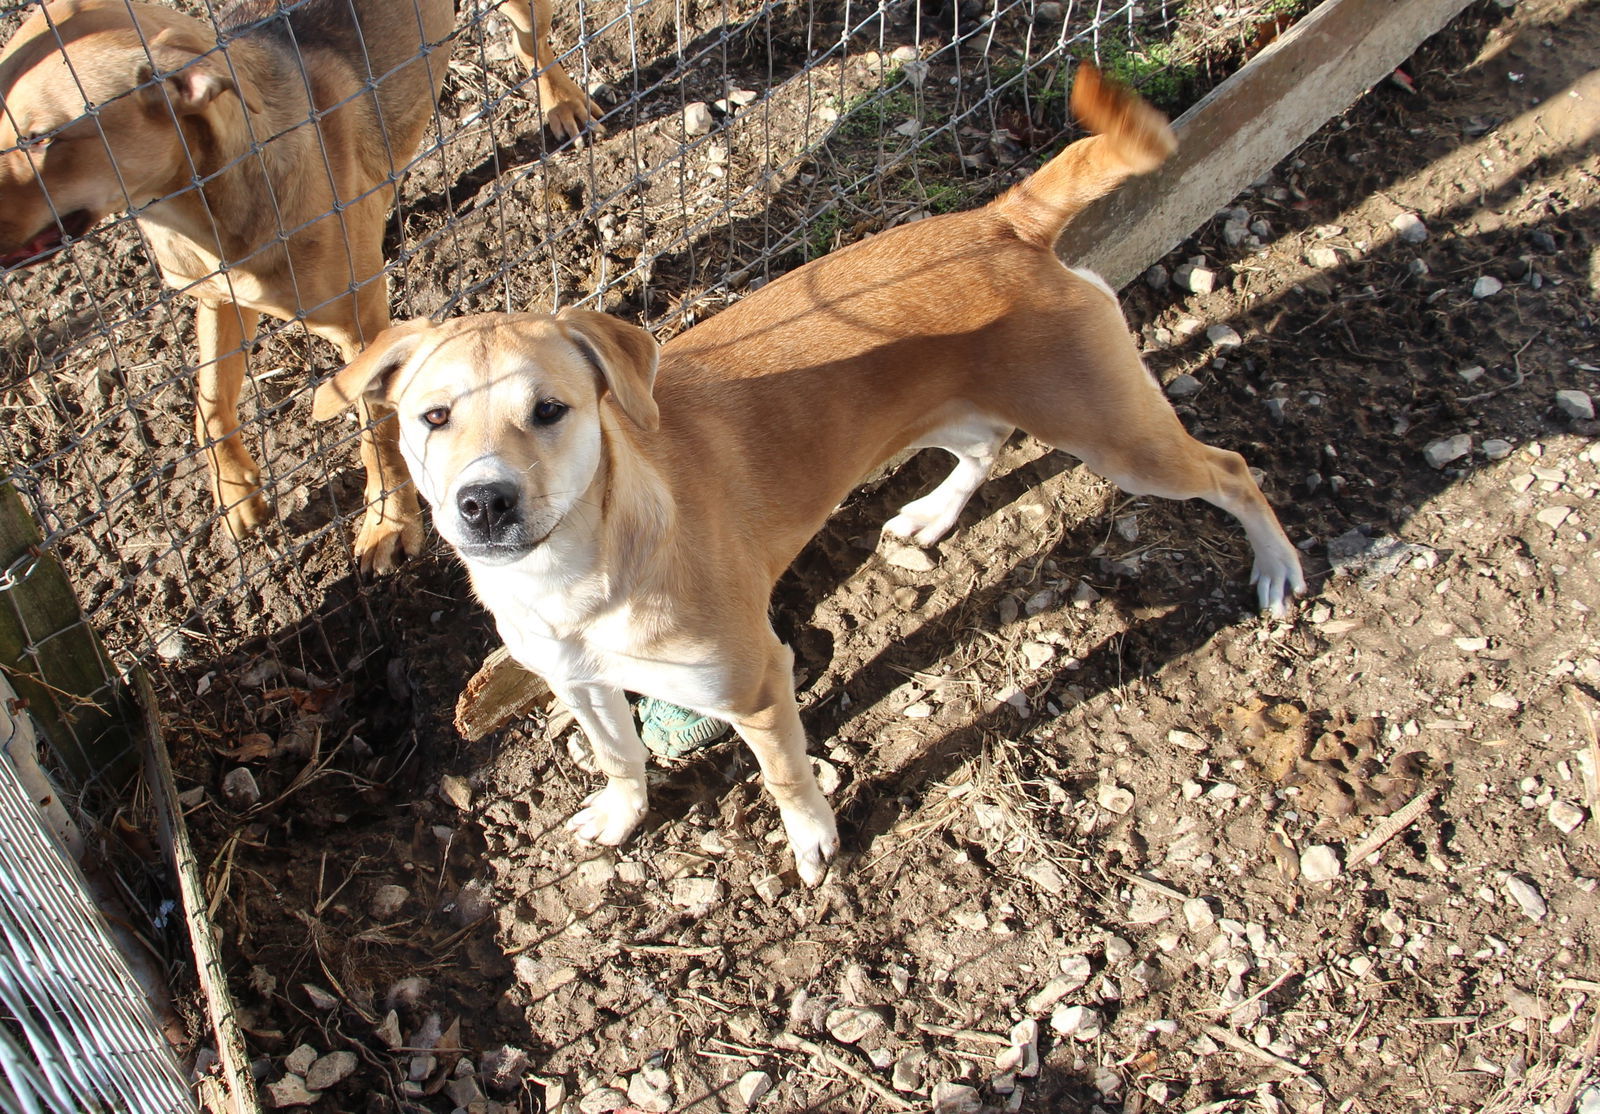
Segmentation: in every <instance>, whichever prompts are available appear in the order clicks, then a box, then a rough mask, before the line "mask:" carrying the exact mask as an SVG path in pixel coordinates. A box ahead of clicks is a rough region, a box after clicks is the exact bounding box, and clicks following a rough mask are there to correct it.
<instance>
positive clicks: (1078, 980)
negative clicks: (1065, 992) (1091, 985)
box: [1059, 953, 1094, 988]
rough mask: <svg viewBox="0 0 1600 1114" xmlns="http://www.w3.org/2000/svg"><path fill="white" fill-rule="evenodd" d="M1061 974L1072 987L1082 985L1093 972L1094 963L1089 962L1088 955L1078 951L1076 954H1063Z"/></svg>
mask: <svg viewBox="0 0 1600 1114" xmlns="http://www.w3.org/2000/svg"><path fill="white" fill-rule="evenodd" d="M1059 966H1060V967H1061V975H1062V977H1063V978H1065V979H1066V980H1067V981H1068V982H1069V983H1071V984H1072V986H1073V987H1074V988H1076V987H1080V986H1082V985H1083V984H1084V983H1086V982H1088V981H1089V976H1091V975H1093V974H1094V964H1092V963H1090V962H1089V957H1088V956H1086V955H1083V954H1082V953H1079V954H1077V955H1064V956H1062V957H1061V963H1060V965H1059Z"/></svg>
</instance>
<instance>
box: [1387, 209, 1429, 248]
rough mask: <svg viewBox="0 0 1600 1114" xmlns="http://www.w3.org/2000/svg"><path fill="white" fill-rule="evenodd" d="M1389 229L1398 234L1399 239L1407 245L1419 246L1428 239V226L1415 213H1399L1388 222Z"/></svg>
mask: <svg viewBox="0 0 1600 1114" xmlns="http://www.w3.org/2000/svg"><path fill="white" fill-rule="evenodd" d="M1389 227H1391V228H1393V229H1394V230H1395V231H1396V232H1398V233H1400V239H1402V240H1404V241H1405V242H1406V243H1408V244H1420V243H1422V242H1423V241H1424V240H1426V239H1427V238H1428V226H1427V225H1425V224H1423V223H1422V218H1421V217H1419V216H1417V214H1415V213H1401V214H1400V215H1399V216H1397V217H1395V218H1394V219H1393V220H1392V221H1390V222H1389Z"/></svg>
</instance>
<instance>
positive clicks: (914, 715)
mask: <svg viewBox="0 0 1600 1114" xmlns="http://www.w3.org/2000/svg"><path fill="white" fill-rule="evenodd" d="M900 714H901V715H903V716H905V717H906V719H927V718H929V717H930V716H932V715H933V705H932V704H929V703H928V702H927V701H926V700H918V701H917V702H916V703H914V704H907V705H906V706H905V707H904V708H902V709H901V710H900Z"/></svg>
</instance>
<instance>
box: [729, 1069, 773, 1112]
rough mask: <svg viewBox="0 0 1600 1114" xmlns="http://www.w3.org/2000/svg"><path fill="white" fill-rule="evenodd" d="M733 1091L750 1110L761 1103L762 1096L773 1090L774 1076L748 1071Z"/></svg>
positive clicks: (740, 1078) (762, 1072) (734, 1086)
mask: <svg viewBox="0 0 1600 1114" xmlns="http://www.w3.org/2000/svg"><path fill="white" fill-rule="evenodd" d="M733 1090H734V1093H735V1094H736V1095H738V1096H739V1101H740V1102H741V1103H742V1104H743V1105H744V1107H745V1109H746V1110H748V1109H749V1108H750V1107H752V1106H754V1105H755V1104H756V1103H758V1102H760V1101H761V1096H762V1095H765V1094H766V1093H767V1092H768V1091H770V1090H772V1076H770V1075H768V1074H767V1073H766V1072H764V1071H747V1072H745V1073H744V1074H743V1075H741V1076H740V1077H739V1082H737V1083H735V1084H734V1085H733Z"/></svg>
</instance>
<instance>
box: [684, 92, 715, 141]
mask: <svg viewBox="0 0 1600 1114" xmlns="http://www.w3.org/2000/svg"><path fill="white" fill-rule="evenodd" d="M715 124H716V118H715V117H713V116H712V115H711V106H710V105H708V104H706V103H705V102H704V101H694V102H692V103H691V104H686V105H684V106H683V134H684V135H687V136H691V137H693V136H697V135H705V134H706V133H707V132H709V131H710V130H711V129H712V127H713V126H714V125H715Z"/></svg>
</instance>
